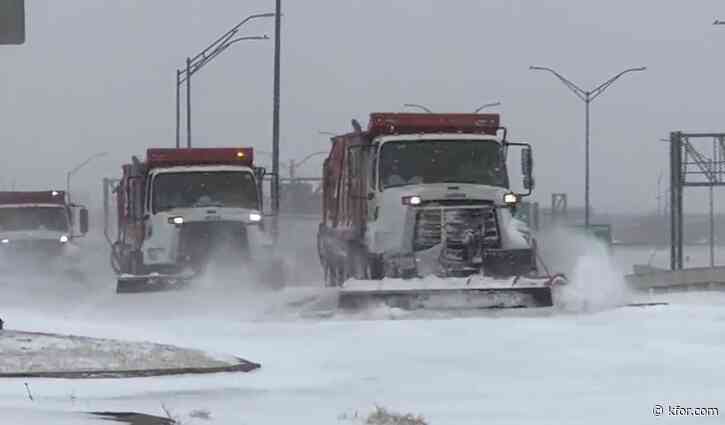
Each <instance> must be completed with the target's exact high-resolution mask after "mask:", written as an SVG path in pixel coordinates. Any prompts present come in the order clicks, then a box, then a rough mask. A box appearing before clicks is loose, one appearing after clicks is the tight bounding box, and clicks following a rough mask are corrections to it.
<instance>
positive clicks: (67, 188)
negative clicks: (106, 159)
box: [65, 152, 108, 204]
mask: <svg viewBox="0 0 725 425" xmlns="http://www.w3.org/2000/svg"><path fill="white" fill-rule="evenodd" d="M106 155H108V152H99V153H97V154H95V155H91V156H89V157H88V158H87V159H86V160H85V161H83V162H81V163H80V164H78V165H76V166H75V167H74V168H73V169H72V170H70V171H68V173H66V175H65V193H66V195H67V196H68V203H69V204H70V203H71V198H70V178H71V177H72V176H73V174H75V173H76V172H78V170H80V169H81V168H83V167H85V166H86V165H87V164H88V163H89V162H91V161H93V160H94V159H96V158H100V157H102V156H106Z"/></svg>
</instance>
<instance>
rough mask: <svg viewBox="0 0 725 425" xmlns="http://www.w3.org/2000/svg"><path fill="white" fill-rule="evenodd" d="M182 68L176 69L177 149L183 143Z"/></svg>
mask: <svg viewBox="0 0 725 425" xmlns="http://www.w3.org/2000/svg"><path fill="white" fill-rule="evenodd" d="M180 95H181V70H180V69H177V70H176V149H179V147H180V144H181V100H180V99H179V97H180Z"/></svg>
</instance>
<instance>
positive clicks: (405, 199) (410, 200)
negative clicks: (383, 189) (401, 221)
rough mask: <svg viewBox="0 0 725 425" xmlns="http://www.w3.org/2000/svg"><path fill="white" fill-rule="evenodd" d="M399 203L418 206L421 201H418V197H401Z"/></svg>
mask: <svg viewBox="0 0 725 425" xmlns="http://www.w3.org/2000/svg"><path fill="white" fill-rule="evenodd" d="M401 202H403V205H420V203H421V202H423V200H422V199H420V196H403V198H402V199H401Z"/></svg>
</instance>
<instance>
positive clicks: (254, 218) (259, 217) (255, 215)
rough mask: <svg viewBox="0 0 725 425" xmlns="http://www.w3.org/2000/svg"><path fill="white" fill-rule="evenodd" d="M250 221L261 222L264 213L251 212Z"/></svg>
mask: <svg viewBox="0 0 725 425" xmlns="http://www.w3.org/2000/svg"><path fill="white" fill-rule="evenodd" d="M249 221H251V222H253V223H259V222H260V221H262V214H260V213H249Z"/></svg>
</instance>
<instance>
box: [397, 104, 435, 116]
mask: <svg viewBox="0 0 725 425" xmlns="http://www.w3.org/2000/svg"><path fill="white" fill-rule="evenodd" d="M403 106H404V107H406V108H418V109H421V110H423V111H425V112H427V113H429V114H432V113H433V111H431V110H430V109H429V108H427V107H426V106H423V105H418V104H417V103H405V104H403Z"/></svg>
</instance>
